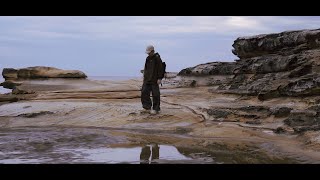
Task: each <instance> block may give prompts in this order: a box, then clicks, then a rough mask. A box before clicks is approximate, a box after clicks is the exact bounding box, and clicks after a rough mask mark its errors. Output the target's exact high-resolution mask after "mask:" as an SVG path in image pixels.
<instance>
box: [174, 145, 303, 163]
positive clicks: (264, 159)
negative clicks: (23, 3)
mask: <svg viewBox="0 0 320 180" xmlns="http://www.w3.org/2000/svg"><path fill="white" fill-rule="evenodd" d="M177 150H178V151H179V153H181V154H183V155H185V156H187V157H191V158H192V159H195V160H196V159H198V160H200V161H204V162H208V163H216V164H222V163H223V164H234V163H240V164H241V163H245V164H261V163H281V164H282V163H283V164H288V163H290V164H291V163H298V162H297V161H296V160H294V159H291V158H286V157H279V156H278V157H277V156H276V155H268V154H267V152H264V151H263V150H261V149H259V148H258V147H254V146H247V145H245V146H244V147H229V146H228V145H227V144H220V143H214V144H213V145H210V147H208V148H189V147H177Z"/></svg>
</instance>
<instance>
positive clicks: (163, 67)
mask: <svg viewBox="0 0 320 180" xmlns="http://www.w3.org/2000/svg"><path fill="white" fill-rule="evenodd" d="M166 67H167V65H166V62H162V69H163V71H162V72H163V74H162V77H164V74H165V73H167V72H166Z"/></svg>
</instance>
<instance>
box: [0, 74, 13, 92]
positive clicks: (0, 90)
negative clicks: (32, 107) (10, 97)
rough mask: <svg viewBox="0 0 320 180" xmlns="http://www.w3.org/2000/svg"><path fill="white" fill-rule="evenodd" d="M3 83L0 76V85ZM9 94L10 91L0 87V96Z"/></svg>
mask: <svg viewBox="0 0 320 180" xmlns="http://www.w3.org/2000/svg"><path fill="white" fill-rule="evenodd" d="M2 82H4V79H3V77H2V76H0V83H2ZM9 92H11V89H5V88H3V87H2V86H0V94H5V93H9Z"/></svg>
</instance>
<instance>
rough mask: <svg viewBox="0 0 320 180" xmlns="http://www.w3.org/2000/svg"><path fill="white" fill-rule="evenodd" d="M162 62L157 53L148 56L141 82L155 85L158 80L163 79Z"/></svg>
mask: <svg viewBox="0 0 320 180" xmlns="http://www.w3.org/2000/svg"><path fill="white" fill-rule="evenodd" d="M163 74H164V73H163V68H162V60H161V57H160V55H159V54H158V53H155V54H153V55H152V56H148V57H147V58H146V62H145V65H144V73H143V82H144V83H146V84H157V80H158V79H163Z"/></svg>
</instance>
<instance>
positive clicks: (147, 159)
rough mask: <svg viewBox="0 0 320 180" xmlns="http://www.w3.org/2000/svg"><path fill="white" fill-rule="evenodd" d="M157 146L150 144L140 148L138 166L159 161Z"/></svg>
mask: <svg viewBox="0 0 320 180" xmlns="http://www.w3.org/2000/svg"><path fill="white" fill-rule="evenodd" d="M159 149H160V147H159V145H158V144H152V145H146V146H144V147H142V149H141V154H140V164H153V163H156V162H154V160H156V159H159V154H160V153H159Z"/></svg>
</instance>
